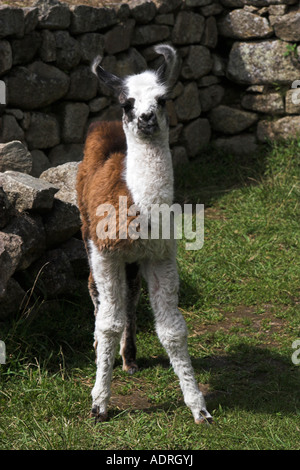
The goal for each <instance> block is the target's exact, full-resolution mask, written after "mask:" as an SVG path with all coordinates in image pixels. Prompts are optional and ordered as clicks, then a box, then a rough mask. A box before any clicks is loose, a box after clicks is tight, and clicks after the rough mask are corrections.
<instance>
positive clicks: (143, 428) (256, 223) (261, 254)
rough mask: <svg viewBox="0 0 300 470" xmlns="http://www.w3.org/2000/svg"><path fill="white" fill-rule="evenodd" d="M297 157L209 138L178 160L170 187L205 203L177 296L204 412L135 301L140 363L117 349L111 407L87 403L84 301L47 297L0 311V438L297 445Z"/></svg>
mask: <svg viewBox="0 0 300 470" xmlns="http://www.w3.org/2000/svg"><path fill="white" fill-rule="evenodd" d="M299 157H300V143H299V142H297V141H294V142H290V143H286V144H276V145H274V146H273V147H272V148H268V149H266V150H265V151H264V153H261V154H259V155H256V156H255V157H253V158H251V159H245V160H241V159H240V158H236V157H231V156H228V155H222V154H219V153H216V152H215V151H213V150H212V151H210V152H209V153H207V154H206V155H205V156H202V157H201V158H200V159H199V160H198V161H195V162H193V163H191V164H190V165H189V166H188V167H182V168H178V171H177V175H176V190H177V200H178V201H180V202H194V203H196V202H198V203H204V204H205V241H204V246H203V248H202V249H201V250H199V251H186V250H185V240H182V241H180V242H179V247H178V266H179V271H180V277H181V290H180V309H181V311H182V313H183V315H184V317H185V319H186V321H187V324H188V327H189V350H190V354H191V357H192V362H193V366H194V368H195V373H196V377H197V380H198V382H199V384H200V388H201V389H202V390H203V392H204V394H205V396H206V401H207V405H208V409H209V411H210V412H211V413H213V415H214V419H215V425H213V426H210V427H207V426H196V425H195V424H194V423H193V419H192V416H191V413H190V411H189V410H188V409H187V408H186V407H185V406H184V404H183V400H182V395H181V392H180V388H179V385H178V381H177V378H176V377H175V375H174V373H173V371H172V369H171V368H170V365H169V362H168V359H167V357H166V354H165V351H164V350H163V348H162V347H161V345H160V343H159V341H158V339H157V337H156V335H155V332H154V326H153V321H152V313H151V310H150V308H149V303H148V298H147V292H146V290H145V288H144V289H143V295H142V298H141V302H140V306H139V315H138V332H137V346H138V364H139V367H140V370H139V371H138V372H137V373H136V374H135V375H134V376H133V377H129V376H128V375H127V374H126V373H125V372H123V371H122V367H121V361H120V357H119V356H117V358H116V364H115V368H114V374H113V382H112V399H111V405H110V412H109V413H110V420H109V421H108V422H106V423H102V424H99V425H97V426H94V425H93V423H92V422H91V421H90V419H89V417H88V415H89V410H90V405H91V400H90V392H91V388H92V386H93V381H94V378H95V365H94V351H93V347H92V342H93V338H92V336H93V311H92V305H91V303H90V301H88V300H86V301H83V300H82V299H78V300H73V301H70V300H64V301H59V302H58V301H49V302H48V303H46V304H44V305H42V306H41V309H40V311H39V314H38V315H36V316H33V317H28V318H26V316H23V317H20V318H17V319H14V320H12V321H11V322H10V323H6V324H2V325H1V339H3V340H5V343H6V347H7V353H8V358H7V363H6V364H5V365H2V366H0V374H1V375H0V449H100V450H101V449H106V450H112V449H114V450H141V449H148V450H159V449H165V450H173V451H177V450H178V451H179V450H183V449H184V450H191V449H192V450H201V449H206V450H215V449H218V450H222V449H232V450H238V449H242V450H247V449H251V450H264V449H270V450H281V449H282V450H283V449H284V450H296V449H297V450H298V449H299V448H300V445H299V442H300V439H299V438H300V426H299V414H300V405H299V403H300V368H299V366H297V365H295V364H293V362H292V360H291V356H292V353H293V352H294V350H293V349H292V343H293V341H295V340H296V339H297V338H299V333H300V331H299V325H300V309H299V267H300V266H299V264H300V263H299V215H300V214H299V200H300V199H299V196H300V187H299V181H300V180H299V176H300V172H299Z"/></svg>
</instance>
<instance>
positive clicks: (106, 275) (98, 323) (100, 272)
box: [91, 256, 126, 422]
mask: <svg viewBox="0 0 300 470" xmlns="http://www.w3.org/2000/svg"><path fill="white" fill-rule="evenodd" d="M93 276H94V279H95V282H96V284H97V288H98V291H99V296H100V305H99V307H98V311H97V316H96V320H95V343H96V345H97V346H96V356H97V358H96V364H97V372H96V381H95V385H94V388H93V390H92V399H93V405H92V412H91V416H92V417H94V418H95V421H96V422H97V421H104V420H106V419H107V407H108V402H109V398H110V386H111V377H112V370H113V364H114V359H115V353H116V347H117V345H118V343H119V341H120V338H121V335H122V332H123V329H124V325H125V312H126V306H125V294H126V281H125V266H124V264H120V263H115V262H113V260H109V259H105V258H101V257H100V256H97V257H95V258H94V262H93Z"/></svg>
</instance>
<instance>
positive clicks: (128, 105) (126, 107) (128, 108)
mask: <svg viewBox="0 0 300 470" xmlns="http://www.w3.org/2000/svg"><path fill="white" fill-rule="evenodd" d="M121 107H122V108H123V109H124V111H125V113H129V111H131V110H132V109H133V103H132V102H131V101H125V103H122V104H121Z"/></svg>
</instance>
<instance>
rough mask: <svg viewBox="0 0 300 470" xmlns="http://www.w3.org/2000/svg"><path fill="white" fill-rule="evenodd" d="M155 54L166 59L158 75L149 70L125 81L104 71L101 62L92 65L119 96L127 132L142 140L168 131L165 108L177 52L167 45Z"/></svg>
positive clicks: (158, 47) (157, 72)
mask: <svg viewBox="0 0 300 470" xmlns="http://www.w3.org/2000/svg"><path fill="white" fill-rule="evenodd" d="M155 52H156V53H157V54H161V55H163V56H164V63H163V64H162V65H161V66H160V67H159V69H158V70H157V71H154V70H147V71H145V72H142V73H139V74H137V75H129V76H128V77H125V78H119V77H117V76H116V75H113V74H111V73H110V72H107V71H105V70H104V69H103V68H102V67H101V66H100V61H101V59H100V58H97V59H96V60H95V61H94V64H93V71H94V73H96V75H97V76H98V78H99V79H100V81H101V82H103V83H104V84H105V85H107V86H108V87H109V88H111V89H112V90H113V91H114V93H115V94H116V95H117V96H118V99H119V102H120V104H121V106H122V108H123V126H124V130H125V132H129V133H131V134H133V135H134V136H135V137H139V138H143V139H148V138H152V137H153V136H154V135H160V134H161V133H165V132H166V131H167V129H168V116H167V111H166V107H165V104H166V100H167V99H168V94H169V91H170V84H171V80H172V75H173V71H174V68H175V65H176V62H177V59H176V52H175V49H174V48H173V47H171V46H169V45H165V44H164V45H158V46H156V47H155Z"/></svg>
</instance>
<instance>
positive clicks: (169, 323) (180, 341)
mask: <svg viewBox="0 0 300 470" xmlns="http://www.w3.org/2000/svg"><path fill="white" fill-rule="evenodd" d="M145 274H146V278H147V281H148V285H149V294H150V300H151V305H152V308H153V310H154V315H155V321H156V331H157V334H158V337H159V339H160V341H161V343H162V345H163V346H164V347H165V349H166V351H167V353H168V355H169V358H170V361H171V364H172V366H173V368H174V371H175V373H176V374H177V375H178V378H179V381H180V386H181V390H182V392H183V397H184V401H185V403H186V405H187V406H188V407H189V408H190V409H191V411H192V413H193V416H194V420H195V422H196V423H200V422H203V421H206V422H211V421H212V417H211V415H210V414H209V413H208V411H207V410H206V404H205V400H204V397H203V395H202V393H201V392H200V390H199V387H198V384H197V382H196V379H195V376H194V371H193V368H192V364H191V360H190V356H189V353H188V347H187V328H186V323H185V321H184V318H183V316H182V315H181V313H180V312H179V310H178V308H177V303H178V287H179V279H178V274H177V268H176V260H175V259H170V260H166V261H159V262H152V261H150V262H148V263H147V265H146V266H145Z"/></svg>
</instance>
